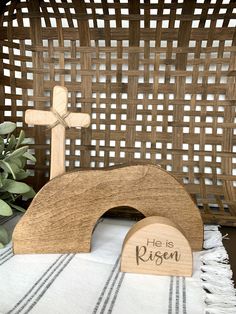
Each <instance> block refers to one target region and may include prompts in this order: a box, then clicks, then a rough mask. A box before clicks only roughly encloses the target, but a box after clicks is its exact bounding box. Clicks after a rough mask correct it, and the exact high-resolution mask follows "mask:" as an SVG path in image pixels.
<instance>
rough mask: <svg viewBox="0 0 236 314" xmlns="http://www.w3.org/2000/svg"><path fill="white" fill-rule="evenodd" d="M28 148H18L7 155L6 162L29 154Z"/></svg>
mask: <svg viewBox="0 0 236 314" xmlns="http://www.w3.org/2000/svg"><path fill="white" fill-rule="evenodd" d="M28 148H29V147H28V146H23V147H20V148H17V149H16V150H15V151H13V152H12V153H10V154H9V155H7V156H6V158H5V160H6V161H8V160H9V159H13V158H17V157H21V156H23V155H24V154H25V153H26V152H27V150H28Z"/></svg>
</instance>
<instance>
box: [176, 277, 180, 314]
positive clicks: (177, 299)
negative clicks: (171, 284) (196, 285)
mask: <svg viewBox="0 0 236 314" xmlns="http://www.w3.org/2000/svg"><path fill="white" fill-rule="evenodd" d="M175 294H176V295H175V314H179V277H176V293H175Z"/></svg>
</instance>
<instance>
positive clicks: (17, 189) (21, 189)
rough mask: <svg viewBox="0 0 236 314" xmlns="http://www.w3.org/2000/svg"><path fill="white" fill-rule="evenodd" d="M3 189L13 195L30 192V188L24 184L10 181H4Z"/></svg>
mask: <svg viewBox="0 0 236 314" xmlns="http://www.w3.org/2000/svg"><path fill="white" fill-rule="evenodd" d="M4 189H5V190H6V191H7V192H10V193H15V194H25V193H27V192H29V191H30V187H29V186H28V185H27V184H26V183H23V182H18V181H14V180H11V179H6V180H5V184H4Z"/></svg>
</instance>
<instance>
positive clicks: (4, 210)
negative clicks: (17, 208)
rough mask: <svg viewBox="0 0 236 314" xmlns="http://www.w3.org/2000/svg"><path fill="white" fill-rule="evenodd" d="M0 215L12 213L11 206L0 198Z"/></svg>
mask: <svg viewBox="0 0 236 314" xmlns="http://www.w3.org/2000/svg"><path fill="white" fill-rule="evenodd" d="M0 215H1V216H11V215H12V209H11V207H10V206H9V205H8V204H7V203H6V202H5V201H3V200H1V199H0ZM0 240H1V239H0Z"/></svg>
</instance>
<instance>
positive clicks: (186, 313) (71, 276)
mask: <svg viewBox="0 0 236 314" xmlns="http://www.w3.org/2000/svg"><path fill="white" fill-rule="evenodd" d="M16 219H17V218H14V219H11V220H10V221H8V223H7V225H8V228H9V229H12V228H13V226H14V224H15V221H16ZM133 223H134V222H131V221H128V220H127V221H126V220H117V219H116V220H114V219H104V220H102V221H101V222H100V223H99V224H98V225H97V227H96V229H95V231H94V234H93V242H92V252H91V253H86V254H84V253H83V254H47V255H41V254H37V255H13V253H12V248H11V245H10V244H9V245H8V246H7V247H6V248H4V249H2V250H0V313H1V314H6V313H9V314H10V313H11V314H16V313H17V314H18V313H20V314H26V313H32V314H33V313H35V314H36V313H37V314H98V313H113V314H149V313H150V314H151V313H158V314H201V313H205V308H206V306H205V299H206V293H205V291H204V290H203V288H202V281H201V274H202V271H201V266H202V262H201V260H200V257H201V255H202V253H194V274H193V277H191V278H184V277H168V276H152V275H140V274H128V273H121V272H119V257H120V253H121V247H122V243H123V240H124V237H125V235H126V233H127V231H128V230H129V229H130V227H131V226H132V224H133ZM233 301H235V300H233ZM233 306H234V304H233ZM234 309H235V308H234V307H232V306H231V307H230V308H228V309H226V311H225V312H217V311H216V312H214V311H208V312H207V313H225V314H227V313H236V310H235V312H234ZM213 310H214V308H213ZM228 310H229V312H228Z"/></svg>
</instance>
